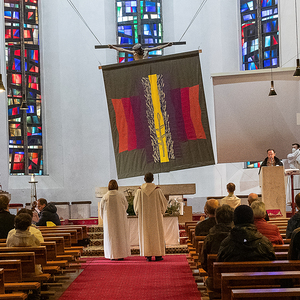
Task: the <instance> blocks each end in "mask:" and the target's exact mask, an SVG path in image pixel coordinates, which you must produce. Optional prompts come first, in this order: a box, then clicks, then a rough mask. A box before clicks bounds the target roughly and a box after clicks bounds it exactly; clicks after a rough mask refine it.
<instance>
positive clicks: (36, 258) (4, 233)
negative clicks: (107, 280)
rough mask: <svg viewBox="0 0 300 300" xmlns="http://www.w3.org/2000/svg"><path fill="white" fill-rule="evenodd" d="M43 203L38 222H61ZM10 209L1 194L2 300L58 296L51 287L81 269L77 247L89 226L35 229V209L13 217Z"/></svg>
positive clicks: (0, 258) (40, 227)
mask: <svg viewBox="0 0 300 300" xmlns="http://www.w3.org/2000/svg"><path fill="white" fill-rule="evenodd" d="M41 202H42V203H39V201H38V206H40V205H41V204H42V206H43V207H40V214H39V216H38V219H37V220H36V221H37V222H36V223H37V224H39V222H40V221H41V220H42V222H45V225H46V222H47V221H50V222H53V223H54V222H57V223H58V221H59V217H58V215H57V213H56V207H55V206H54V205H53V204H51V203H47V201H46V200H45V199H42V200H41ZM49 204H50V205H49ZM8 207H9V198H8V197H7V196H6V195H0V234H1V235H0V278H3V280H0V299H29V300H31V299H33V300H38V299H47V298H48V297H49V296H50V295H53V294H54V293H55V292H54V291H51V289H49V287H50V286H55V285H62V283H60V282H59V280H61V279H67V277H68V276H67V274H68V273H70V272H77V270H78V269H79V268H80V267H81V264H80V263H81V262H83V261H82V260H81V259H80V256H81V253H82V250H83V247H81V246H78V245H77V244H78V241H80V240H83V239H85V238H87V229H86V226H72V225H68V226H67V225H64V226H57V227H47V226H36V225H34V224H33V221H32V220H33V211H32V210H29V209H25V208H23V209H21V210H19V211H18V213H17V215H16V216H14V215H12V214H11V213H10V212H9V209H8ZM47 207H48V208H49V207H50V211H49V209H48V208H47ZM45 208H46V210H45V211H44V209H45ZM57 220H58V221H57ZM59 224H60V221H59ZM1 274H2V275H1Z"/></svg>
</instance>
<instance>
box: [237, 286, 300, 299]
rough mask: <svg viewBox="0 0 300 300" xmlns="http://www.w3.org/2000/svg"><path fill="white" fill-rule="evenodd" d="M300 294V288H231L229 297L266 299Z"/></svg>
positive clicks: (293, 296)
mask: <svg viewBox="0 0 300 300" xmlns="http://www.w3.org/2000/svg"><path fill="white" fill-rule="evenodd" d="M299 296H300V288H274V289H272V288H271V289H244V290H232V292H231V299H233V300H241V299H252V300H264V299H266V298H268V299H272V300H275V299H285V300H288V299H291V300H292V299H295V297H299Z"/></svg>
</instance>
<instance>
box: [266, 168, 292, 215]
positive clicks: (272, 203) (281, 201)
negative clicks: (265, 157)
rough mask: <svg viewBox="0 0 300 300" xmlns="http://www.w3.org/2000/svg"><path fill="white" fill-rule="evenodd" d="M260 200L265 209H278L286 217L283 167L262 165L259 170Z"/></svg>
mask: <svg viewBox="0 0 300 300" xmlns="http://www.w3.org/2000/svg"><path fill="white" fill-rule="evenodd" d="M260 183H261V194H262V201H263V202H264V203H265V205H266V210H278V209H280V211H281V214H282V216H283V217H284V218H285V217H286V196H285V184H284V167H283V166H276V167H262V168H261V172H260Z"/></svg>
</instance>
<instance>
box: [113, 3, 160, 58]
mask: <svg viewBox="0 0 300 300" xmlns="http://www.w3.org/2000/svg"><path fill="white" fill-rule="evenodd" d="M116 7H117V26H118V41H117V43H118V44H120V45H121V44H131V45H134V44H137V43H141V44H157V43H161V42H162V21H161V0H152V1H141V0H136V1H126V0H125V1H124V0H123V1H119V0H117V1H116ZM160 55H162V50H155V51H151V52H150V53H149V57H155V56H160ZM132 60H133V55H132V54H130V53H124V52H120V53H119V62H125V61H132Z"/></svg>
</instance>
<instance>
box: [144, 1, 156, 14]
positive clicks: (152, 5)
mask: <svg viewBox="0 0 300 300" xmlns="http://www.w3.org/2000/svg"><path fill="white" fill-rule="evenodd" d="M146 12H156V5H155V2H151V1H146Z"/></svg>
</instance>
